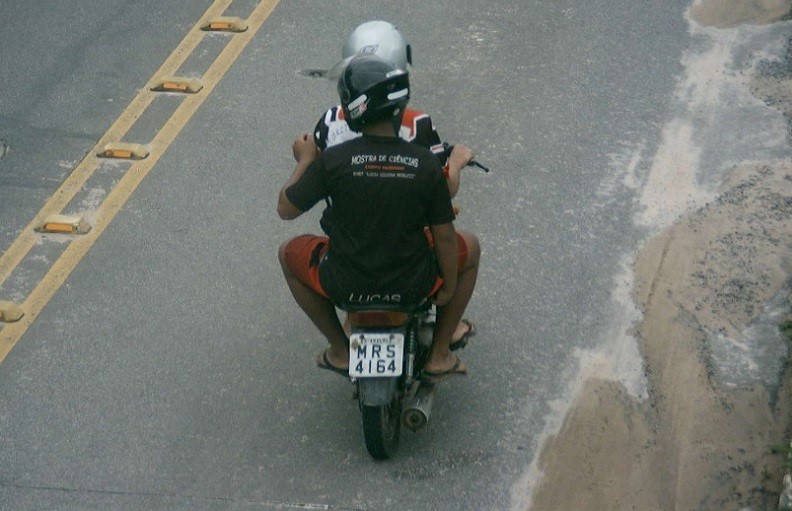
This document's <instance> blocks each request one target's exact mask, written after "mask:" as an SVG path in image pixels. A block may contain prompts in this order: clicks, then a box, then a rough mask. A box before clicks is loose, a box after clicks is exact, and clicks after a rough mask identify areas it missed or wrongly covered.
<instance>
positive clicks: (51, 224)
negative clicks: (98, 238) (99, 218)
mask: <svg viewBox="0 0 792 511" xmlns="http://www.w3.org/2000/svg"><path fill="white" fill-rule="evenodd" d="M33 230H34V231H36V232H54V233H60V234H86V233H88V232H89V231H90V230H91V226H90V225H88V222H86V221H85V219H83V218H82V217H79V216H74V215H52V216H49V217H47V219H46V220H44V222H43V223H42V224H41V225H40V226H38V227H36V228H35V229H33Z"/></svg>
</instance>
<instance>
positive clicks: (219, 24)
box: [201, 16, 248, 32]
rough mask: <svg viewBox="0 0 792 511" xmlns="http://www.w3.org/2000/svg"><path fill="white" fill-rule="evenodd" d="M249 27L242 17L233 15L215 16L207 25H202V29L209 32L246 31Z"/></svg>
mask: <svg viewBox="0 0 792 511" xmlns="http://www.w3.org/2000/svg"><path fill="white" fill-rule="evenodd" d="M247 29H248V25H247V22H246V21H244V20H243V19H242V18H235V17H231V16H221V17H220V18H215V19H213V20H212V21H210V22H209V23H207V24H206V25H204V26H202V27H201V30H206V31H209V32H244V31H245V30H247Z"/></svg>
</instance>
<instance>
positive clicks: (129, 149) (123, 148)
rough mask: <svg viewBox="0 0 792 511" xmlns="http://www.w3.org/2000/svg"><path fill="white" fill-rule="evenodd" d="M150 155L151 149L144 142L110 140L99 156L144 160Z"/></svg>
mask: <svg viewBox="0 0 792 511" xmlns="http://www.w3.org/2000/svg"><path fill="white" fill-rule="evenodd" d="M148 155H149V150H148V149H146V146H144V145H142V144H129V143H126V142H110V143H109V144H105V146H104V148H103V149H102V150H101V151H99V153H98V154H97V156H99V157H101V158H122V159H127V160H142V159H143V158H145V157H146V156H148Z"/></svg>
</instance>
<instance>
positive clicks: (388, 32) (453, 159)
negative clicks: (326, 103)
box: [313, 21, 473, 198]
mask: <svg viewBox="0 0 792 511" xmlns="http://www.w3.org/2000/svg"><path fill="white" fill-rule="evenodd" d="M361 54H362V55H376V56H378V57H380V58H381V59H383V60H385V61H386V62H389V63H391V64H393V65H394V66H396V67H398V68H399V69H403V70H405V71H408V72H409V71H410V70H411V69H412V48H411V47H410V45H409V44H408V43H407V40H406V39H405V38H404V36H403V35H402V34H401V32H399V30H398V29H397V28H396V27H395V26H394V25H393V24H391V23H388V22H387V21H367V22H365V23H363V24H361V25H358V26H357V27H356V28H355V29H354V30H353V31H352V33H351V34H350V35H349V37H348V38H347V40H346V42H345V43H344V47H343V48H342V50H341V60H340V61H339V62H338V63H336V64H335V65H334V66H333V67H332V68H331V69H330V70H329V71H328V73H327V74H328V77H330V78H331V79H332V80H337V79H338V77H340V75H341V72H342V71H343V69H344V68H345V67H346V65H347V64H348V63H349V61H350V60H352V58H353V57H354V56H356V55H361ZM397 135H399V136H400V137H401V138H403V139H404V140H406V141H408V142H415V143H416V144H418V145H421V146H423V147H425V148H427V149H429V150H430V151H432V153H434V155H435V156H437V157H438V158H439V159H440V161H441V162H442V163H443V164H444V167H443V172H444V173H445V175H446V178H447V179H448V189H449V192H450V193H451V198H453V197H454V196H455V195H456V193H457V191H458V190H459V184H460V174H461V172H462V169H463V168H464V167H465V165H467V163H468V162H469V161H470V160H471V159H472V158H473V153H472V151H471V150H470V148H468V147H467V146H465V145H462V144H457V145H455V146H454V150H453V151H452V152H451V155H450V156H449V157H446V152H445V147H444V146H443V143H442V142H441V141H440V136H439V135H438V134H437V130H436V129H435V126H434V124H433V123H432V118H431V117H430V116H429V115H428V114H426V113H424V112H421V111H420V110H414V109H412V108H407V109H406V110H405V112H404V115H403V116H402V120H401V125H400V126H399V129H398V130H397ZM313 136H314V140H315V142H316V145H317V147H319V149H320V150H322V151H324V150H325V149H327V148H328V147H331V146H334V145H336V144H340V143H341V142H344V141H346V140H349V139H352V138H356V137H359V136H360V133H359V132H356V131H354V130H350V129H349V126H348V125H347V123H346V120H345V117H344V111H343V108H341V105H338V106H334V107H332V108H330V109H328V110H327V111H326V112H325V113H324V115H322V117H321V118H320V119H319V121H318V122H317V123H316V127H315V128H314V132H313Z"/></svg>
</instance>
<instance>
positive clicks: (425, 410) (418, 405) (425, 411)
mask: <svg viewBox="0 0 792 511" xmlns="http://www.w3.org/2000/svg"><path fill="white" fill-rule="evenodd" d="M436 388H437V385H435V384H434V383H432V382H428V381H423V382H421V383H420V385H418V390H416V391H415V395H414V396H413V398H412V400H411V402H410V405H409V406H408V407H407V408H405V409H404V411H403V412H402V424H403V425H404V427H406V428H408V429H410V430H412V431H413V432H416V431H418V430H419V429H421V428H423V427H426V424H427V423H428V422H429V415H430V414H431V413H432V402H434V396H435V389H436Z"/></svg>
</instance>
